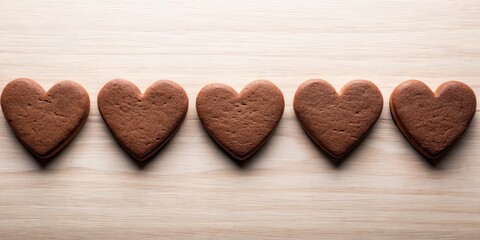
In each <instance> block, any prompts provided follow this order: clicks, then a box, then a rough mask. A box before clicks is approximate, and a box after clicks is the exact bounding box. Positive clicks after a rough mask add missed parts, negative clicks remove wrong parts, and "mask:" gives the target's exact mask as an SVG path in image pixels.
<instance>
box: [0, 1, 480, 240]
mask: <svg viewBox="0 0 480 240" xmlns="http://www.w3.org/2000/svg"><path fill="white" fill-rule="evenodd" d="M479 12H480V2H479V1H475V0H465V1H453V0H425V1H418V0H403V1H400V0H399V1H394V0H389V1H382V0H378V1H373V0H357V1H336V0H325V1H319V0H302V1H293V0H292V1H274V0H262V1H259V0H244V1H233V0H232V1H226V0H215V1H193V0H192V1H182V0H175V1H155V0H139V1H137V0H122V1H118V0H108V1H106V0H103V1H85V0H69V1H63V0H48V1H47V0H45V1H34V0H16V1H2V2H1V3H0V89H3V87H4V86H5V85H6V84H7V83H8V82H9V81H10V80H12V79H15V78H18V77H29V78H32V79H35V80H37V81H38V82H39V83H40V84H42V85H43V86H44V87H45V88H50V87H51V86H52V85H53V84H54V83H56V82H58V81H60V80H64V79H71V80H76V81H78V82H80V83H81V84H83V86H84V87H85V88H86V89H87V91H88V92H89V94H90V97H91V103H92V104H91V105H92V107H91V113H90V116H89V118H88V121H87V123H86V125H85V126H84V128H83V129H82V131H81V132H80V133H79V134H78V136H77V137H76V138H75V139H74V141H73V142H72V143H71V144H70V145H69V146H68V147H67V148H66V149H65V150H64V151H63V152H62V154H61V155H59V156H58V157H57V158H56V159H55V161H54V162H53V163H52V164H51V165H50V166H49V167H48V168H47V169H43V170H42V169H41V168H39V166H38V165H37V164H36V162H35V160H34V159H33V158H32V157H31V155H30V154H29V153H28V152H27V151H26V150H25V149H24V147H23V146H22V145H21V144H20V143H19V142H18V141H17V140H16V139H15V137H14V136H13V134H12V132H11V131H10V129H9V127H8V125H7V123H6V122H5V119H4V118H3V117H0V146H1V148H0V179H1V180H0V239H159V238H167V239H192V238H193V239H210V238H211V239H261V238H266V239H281V238H285V239H292V238H299V239H321V238H323V239H397V238H398V239H408V238H410V239H431V238H437V239H478V236H479V234H480V177H479V176H480V145H479V144H480V116H477V117H476V118H475V119H474V121H473V123H472V125H471V126H470V128H469V130H468V132H467V133H466V135H465V137H464V138H463V139H462V140H461V141H460V142H459V144H457V145H456V146H455V148H454V149H452V151H450V152H449V154H448V155H447V157H446V159H445V160H444V161H443V162H442V163H441V164H440V165H439V166H437V167H435V168H433V167H431V166H429V165H428V164H427V163H426V162H425V160H424V159H423V158H422V157H421V156H420V155H418V154H417V153H416V152H415V150H414V149H413V148H412V147H411V146H410V145H409V144H408V142H407V141H406V140H405V139H404V137H403V136H402V135H401V134H400V132H399V131H398V130H397V128H396V127H395V125H394V123H393V122H392V120H391V117H390V113H389V111H388V98H389V96H390V92H391V91H392V90H393V89H394V87H395V86H396V85H397V84H399V83H400V82H402V81H404V80H407V79H412V78H414V79H420V80H422V81H425V82H426V83H427V84H428V85H429V86H430V87H431V88H434V89H435V88H436V87H437V86H438V85H439V84H440V83H441V82H443V81H446V80H452V79H456V80H460V81H463V82H465V83H467V84H469V85H470V86H471V87H472V88H473V89H474V90H475V92H476V93H477V96H478V95H479V94H480V14H479ZM118 77H121V78H125V79H129V80H131V81H133V82H135V83H136V84H137V85H138V86H139V87H140V89H141V90H142V91H143V90H145V89H146V88H147V87H148V86H149V85H150V84H152V83H153V82H155V81H156V80H159V79H171V80H174V81H176V82H178V83H179V84H181V85H182V86H183V87H184V88H185V90H186V91H187V93H188V95H189V98H190V109H189V112H188V116H187V119H186V121H185V122H184V124H183V126H182V127H181V129H180V131H179V132H178V134H177V135H176V136H175V137H174V138H173V139H172V141H171V142H170V143H169V144H168V145H167V146H166V147H165V148H164V149H163V150H162V151H161V153H160V154H158V155H157V156H156V157H155V159H154V161H152V162H151V163H150V164H149V165H148V166H147V167H146V168H145V169H143V170H140V169H138V168H137V167H136V165H135V164H133V162H132V161H131V160H130V158H129V157H128V155H127V154H126V153H125V152H124V151H123V150H122V149H121V148H120V147H119V146H118V145H117V143H116V142H115V140H114V139H113V137H112V136H111V134H110V133H109V132H108V130H107V128H106V126H105V124H104V122H103V121H102V119H101V117H100V115H99V112H98V110H97V102H96V98H97V93H98V91H99V90H100V88H101V87H102V86H103V85H104V84H105V83H106V82H107V81H108V80H110V79H113V78H118ZM310 78H323V79H326V80H328V81H330V82H331V83H332V84H333V85H334V86H335V87H336V88H337V89H339V88H340V87H341V86H343V84H345V83H346V82H348V81H350V80H353V79H369V80H371V81H373V82H375V83H376V84H377V85H378V87H379V88H380V89H381V91H382V93H383V96H384V101H385V108H384V111H383V113H382V115H381V118H380V120H379V121H378V122H377V124H376V126H375V127H374V129H373V131H372V132H371V134H370V135H369V136H368V137H367V138H366V139H365V141H364V142H363V143H362V144H361V145H360V146H359V147H358V148H357V149H356V150H355V152H354V153H353V154H352V155H350V157H349V158H348V159H347V161H346V162H345V163H344V164H343V165H341V166H340V167H338V168H335V167H334V166H333V165H332V164H331V163H330V162H329V161H328V160H327V159H326V158H325V156H324V155H323V154H322V153H321V152H319V150H318V149H317V148H316V147H315V146H314V145H313V144H312V142H311V141H310V140H309V139H308V137H307V135H306V134H304V132H303V130H302V129H301V127H300V126H299V124H298V122H297V121H296V118H295V115H294V112H293V109H292V100H293V94H294V93H295V90H296V88H297V86H298V85H299V84H300V83H302V82H303V81H305V80H308V79H310ZM255 79H268V80H271V81H272V82H274V83H275V84H277V85H278V86H279V87H280V88H281V90H282V91H283V93H284V95H285V100H286V109H285V114H284V117H283V119H282V121H281V122H280V124H279V126H278V128H277V130H276V131H275V132H274V134H273V136H272V138H271V139H270V141H269V142H268V143H267V144H266V145H265V146H264V147H263V148H262V149H261V150H260V151H259V152H258V154H256V155H255V157H254V159H253V161H252V162H251V164H249V165H248V166H247V167H246V168H243V169H242V168H239V167H237V165H235V164H234V163H233V162H232V161H231V160H230V159H229V158H228V157H227V156H226V155H225V154H224V153H223V152H222V151H221V150H220V149H219V148H218V147H217V146H216V145H215V144H214V142H213V141H212V140H211V139H210V138H209V137H208V135H207V134H206V132H205V131H204V129H203V128H202V127H201V124H200V122H199V120H198V117H197V115H196V111H195V97H196V94H197V93H198V91H199V90H200V89H201V88H202V86H204V85H206V84H208V83H211V82H222V83H226V84H230V85H231V86H233V87H235V88H236V89H238V90H240V89H241V88H242V87H243V86H244V85H245V84H247V83H248V82H250V81H253V80H255ZM477 115H478V110H477Z"/></svg>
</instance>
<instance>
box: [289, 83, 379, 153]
mask: <svg viewBox="0 0 480 240" xmlns="http://www.w3.org/2000/svg"><path fill="white" fill-rule="evenodd" d="M293 108H294V110H295V114H296V115H297V118H298V120H299V121H300V123H301V125H302V127H303V129H305V131H306V132H307V134H308V135H309V136H310V137H311V138H312V139H313V141H314V142H315V143H316V144H317V145H318V146H320V147H321V148H322V149H323V150H324V151H325V152H326V153H328V154H329V155H330V156H332V157H333V158H335V159H342V158H343V157H344V156H346V154H347V153H349V152H350V151H351V150H352V149H353V148H354V147H355V146H356V145H357V144H358V143H359V142H360V141H361V140H362V139H363V138H364V137H365V135H366V134H367V133H368V131H369V130H370V128H371V127H372V126H373V125H374V124H375V122H376V121H377V119H378V117H379V116H380V113H381V112H382V108H383V98H382V94H381V93H380V91H379V90H378V88H377V86H375V84H373V83H372V82H370V81H366V80H355V81H351V82H349V83H347V84H346V85H345V86H344V87H343V88H342V90H340V92H339V93H337V92H336V91H335V88H334V87H332V85H330V84H329V83H328V82H326V81H324V80H318V79H312V80H309V81H306V82H304V83H303V84H302V85H300V86H299V87H298V89H297V92H296V93H295V98H294V102H293Z"/></svg>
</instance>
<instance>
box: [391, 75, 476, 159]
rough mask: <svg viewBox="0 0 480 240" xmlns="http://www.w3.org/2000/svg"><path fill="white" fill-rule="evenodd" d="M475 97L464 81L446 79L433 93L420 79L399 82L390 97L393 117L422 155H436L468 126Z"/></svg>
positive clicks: (474, 108) (474, 104) (434, 156)
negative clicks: (447, 80)
mask: <svg viewBox="0 0 480 240" xmlns="http://www.w3.org/2000/svg"><path fill="white" fill-rule="evenodd" d="M476 107H477V100H476V98H475V93H474V92H473V90H472V89H471V88H470V87H468V86H467V85H465V84H464V83H461V82H457V81H449V82H445V83H443V84H441V85H440V86H439V87H438V88H437V90H436V91H435V93H433V92H432V91H431V90H430V88H429V87H428V86H427V85H425V84H424V83H423V82H420V81H417V80H409V81H406V82H403V83H401V84H400V85H398V86H397V87H396V88H395V90H394V91H393V92H392V95H391V97H390V112H391V113H392V117H393V120H394V121H395V123H396V125H397V127H398V128H399V129H400V131H401V132H402V134H403V135H404V136H405V137H406V138H407V139H408V141H409V142H410V143H411V144H412V145H413V146H414V147H415V148H416V149H417V150H418V151H419V152H420V153H421V154H423V155H424V156H425V157H427V158H429V159H436V158H438V157H440V156H441V155H442V154H443V153H445V151H446V150H447V149H448V148H449V146H450V145H451V144H452V143H454V142H455V140H456V139H458V137H459V136H460V135H461V134H462V133H463V132H464V131H465V130H466V129H467V127H468V125H469V124H470V122H471V121H472V119H473V116H474V115H475V110H476Z"/></svg>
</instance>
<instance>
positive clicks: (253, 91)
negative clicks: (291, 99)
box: [196, 80, 285, 160]
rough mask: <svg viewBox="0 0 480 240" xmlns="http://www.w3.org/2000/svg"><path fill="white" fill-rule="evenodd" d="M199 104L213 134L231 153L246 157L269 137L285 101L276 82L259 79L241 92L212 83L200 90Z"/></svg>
mask: <svg viewBox="0 0 480 240" xmlns="http://www.w3.org/2000/svg"><path fill="white" fill-rule="evenodd" d="M196 106H197V113H198V116H199V118H200V120H201V122H202V124H203V126H204V127H205V129H206V130H207V132H208V133H209V134H210V136H211V137H212V138H213V139H214V140H215V141H216V142H217V143H218V144H219V145H220V146H221V147H222V148H223V149H224V150H225V151H227V152H228V153H229V154H230V155H231V156H233V157H234V158H236V159H238V160H245V159H247V158H249V157H250V156H251V155H252V154H253V153H255V152H256V151H257V150H258V149H259V148H260V147H261V146H262V145H263V144H264V143H265V142H266V141H267V139H268V137H269V136H270V135H271V133H272V132H273V130H274V129H275V127H276V126H277V124H278V122H279V121H280V119H281V117H282V114H283V110H284V108H285V101H284V98H283V94H282V92H281V91H280V89H279V88H278V87H277V86H275V85H274V84H273V83H271V82H269V81H267V80H257V81H253V82H251V83H249V84H248V85H246V86H245V87H244V88H243V90H242V91H241V92H240V93H237V92H236V91H235V90H234V89H233V88H231V87H230V86H227V85H224V84H217V83H214V84H209V85H207V86H205V87H204V88H203V89H202V90H201V91H200V92H199V93H198V96H197V101H196Z"/></svg>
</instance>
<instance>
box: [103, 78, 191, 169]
mask: <svg viewBox="0 0 480 240" xmlns="http://www.w3.org/2000/svg"><path fill="white" fill-rule="evenodd" d="M98 109H99V110H100V114H101V115H102V117H103V119H104V120H105V122H106V123H107V125H108V127H109V128H110V130H111V132H112V133H113V136H115V138H116V139H117V141H118V142H119V143H120V145H121V146H122V147H123V148H124V149H125V150H126V151H127V152H128V153H130V155H132V156H133V157H134V158H135V159H137V160H139V161H143V160H146V159H148V158H150V157H151V156H152V155H153V154H154V153H155V152H157V151H158V150H160V149H161V148H162V147H163V145H165V143H167V142H168V140H170V138H171V137H172V136H173V135H174V134H175V132H176V131H177V130H178V128H179V127H180V125H181V123H182V121H183V119H184V118H185V115H186V114H187V110H188V97H187V94H186V93H185V90H183V88H182V87H181V86H180V85H178V84H176V83H174V82H172V81H167V80H163V81H157V82H156V83H154V84H152V85H151V86H150V87H149V88H148V89H147V90H146V91H145V93H144V94H143V95H142V93H141V92H140V90H139V89H138V88H137V86H135V84H133V83H131V82H129V81H127V80H123V79H114V80H112V81H110V82H108V83H107V84H105V86H104V87H103V88H102V90H101V91H100V93H99V94H98Z"/></svg>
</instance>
